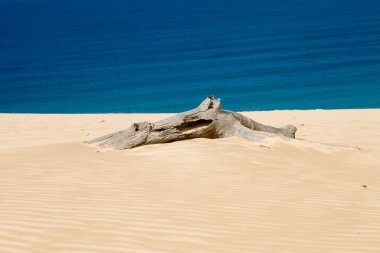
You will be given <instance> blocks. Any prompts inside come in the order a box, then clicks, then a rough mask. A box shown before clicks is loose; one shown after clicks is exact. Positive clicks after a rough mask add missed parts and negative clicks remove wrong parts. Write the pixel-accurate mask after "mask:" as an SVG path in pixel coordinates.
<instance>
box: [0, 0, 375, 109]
mask: <svg viewBox="0 0 380 253" xmlns="http://www.w3.org/2000/svg"><path fill="white" fill-rule="evenodd" d="M208 95H214V96H216V97H220V98H221V99H222V107H224V108H227V109H231V110H273V109H316V108H324V109H330V108H331V109H335V108H379V107H380V0H344V1H343V0H288V1H284V0H250V1H248V0H246V1H240V0H215V1H214V0H211V1H209V0H124V1H121V0H92V1H90V0H75V1H74V0H0V112H20V113H21V112H27V113H108V112H110V113H111V112H179V111H183V110H186V109H190V108H192V107H195V106H197V104H198V103H199V102H201V101H202V100H203V99H204V98H205V97H206V96H208Z"/></svg>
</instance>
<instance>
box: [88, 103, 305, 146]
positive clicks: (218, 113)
mask: <svg viewBox="0 0 380 253" xmlns="http://www.w3.org/2000/svg"><path fill="white" fill-rule="evenodd" d="M296 131H297V128H296V127H295V126H293V125H286V126H284V127H282V128H275V127H272V126H267V125H263V124H260V123H258V122H256V121H254V120H252V119H250V118H247V117H245V116H243V115H241V114H239V113H236V112H232V111H227V110H221V109H220V99H215V98H214V97H212V96H210V97H207V98H206V99H205V100H204V101H203V102H202V103H201V104H200V105H199V106H198V107H197V108H195V109H193V110H190V111H186V112H183V113H179V114H177V115H174V116H172V117H170V118H167V119H164V120H161V121H158V122H155V123H150V122H146V121H144V122H140V123H134V124H133V125H132V126H130V127H129V128H127V129H125V130H122V131H118V132H115V133H111V134H108V135H105V136H102V137H99V138H96V139H94V140H91V141H86V143H88V144H92V143H100V145H102V146H108V147H112V148H115V149H131V148H134V147H137V146H142V145H148V144H156V143H167V142H173V141H180V140H186V139H193V138H211V139H214V138H223V137H230V136H239V137H242V138H245V139H249V140H254V141H258V140H262V139H264V138H266V137H268V136H283V137H284V138H295V133H296Z"/></svg>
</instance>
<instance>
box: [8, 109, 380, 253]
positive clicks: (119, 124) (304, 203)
mask: <svg viewBox="0 0 380 253" xmlns="http://www.w3.org/2000/svg"><path fill="white" fill-rule="evenodd" d="M244 114H246V115H247V116H250V117H252V118H254V119H256V120H258V121H261V122H263V123H268V124H272V125H275V126H281V125H283V124H286V123H293V124H295V125H296V126H297V127H298V129H299V131H298V134H297V138H298V139H296V140H292V141H285V140H282V139H280V138H270V139H266V140H264V141H262V142H250V141H246V140H243V139H239V138H226V139H218V140H209V139H195V140H190V141H182V142H175V143H170V144H157V145H150V146H143V147H138V148H135V149H132V150H125V151H105V150H102V149H100V148H98V147H93V146H87V145H85V144H83V143H82V141H83V140H87V139H91V138H93V137H96V136H99V135H102V134H106V133H109V132H112V131H115V130H119V129H122V128H126V127H128V125H129V124H131V123H133V122H135V121H142V120H149V121H155V120H158V119H161V118H163V117H166V116H167V115H165V114H156V115H153V114H145V115H144V114H136V115H134V114H104V115H27V114H25V115H24V114H2V115H0V133H1V135H2V138H3V139H2V144H1V145H0V168H1V169H0V206H1V208H0V252H1V253H8V252H9V253H11V252H38V253H44V252H62V253H63V252H70V253H71V252H131V253H134V252H139V253H140V252H141V253H162V252H173V253H174V252H197V253H199V252H380V197H379V196H380V184H379V180H380V165H379V164H380V160H379V159H380V158H379V154H380V153H379V151H380V132H379V129H380V127H379V126H380V109H376V110H331V111H323V110H313V111H272V112H247V113H244ZM301 139H302V140H301Z"/></svg>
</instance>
